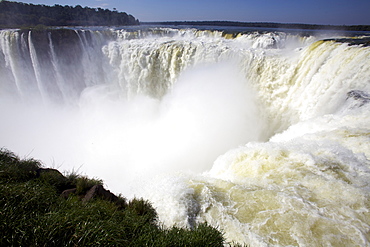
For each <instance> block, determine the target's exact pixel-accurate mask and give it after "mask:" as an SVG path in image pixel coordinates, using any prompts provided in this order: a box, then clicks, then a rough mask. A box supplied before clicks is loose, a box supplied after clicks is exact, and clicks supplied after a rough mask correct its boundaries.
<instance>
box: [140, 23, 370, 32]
mask: <svg viewBox="0 0 370 247" xmlns="http://www.w3.org/2000/svg"><path fill="white" fill-rule="evenodd" d="M143 24H145V23H143ZM150 24H159V25H187V26H232V27H262V28H286V29H313V30H347V31H370V25H354V26H346V25H343V26H338V25H316V24H299V23H274V22H236V21H171V22H155V23H154V22H151V23H150Z"/></svg>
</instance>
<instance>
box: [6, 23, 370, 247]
mask: <svg viewBox="0 0 370 247" xmlns="http://www.w3.org/2000/svg"><path fill="white" fill-rule="evenodd" d="M369 39H370V38H369V35H368V34H361V36H356V35H354V34H353V33H349V34H348V35H346V34H340V35H338V34H333V33H332V34H325V33H305V34H301V33H299V31H296V32H282V31H280V30H276V31H271V30H267V31H266V30H260V31H255V30H253V31H250V30H249V31H232V30H217V29H212V30H200V29H195V28H184V29H177V28H159V27H158V28H156V27H135V28H127V29H106V28H91V29H85V28H75V29H54V30H48V31H38V32H37V31H23V30H1V31H0V89H1V91H0V112H1V114H2V116H3V117H2V121H1V122H0V140H1V141H0V146H2V147H5V148H9V149H10V150H12V151H14V152H16V153H20V154H21V155H30V156H32V157H35V158H38V159H41V160H42V161H43V162H45V164H46V165H47V166H52V167H57V168H59V169H62V170H65V171H71V170H78V172H82V173H86V174H88V175H89V176H96V177H99V178H102V179H103V180H104V181H105V183H106V185H107V187H108V188H109V189H111V190H112V191H114V192H117V193H123V195H125V196H127V197H132V196H143V197H145V198H148V199H149V200H150V201H151V202H152V203H153V205H154V206H155V208H156V209H157V211H158V214H159V220H160V221H161V222H162V223H163V225H164V226H172V225H178V226H183V227H189V226H191V225H193V224H195V223H197V222H203V221H207V222H208V223H209V224H211V225H213V226H217V227H219V228H220V229H221V230H223V231H224V232H225V236H226V238H227V240H229V241H238V242H241V243H247V244H249V245H251V246H321V245H325V246H367V245H369V243H370V235H369V227H370V220H369V219H370V215H369V210H370V209H369V205H370V201H369V198H370V195H369V193H370V185H369V181H370V162H369V159H370V151H369V150H370V146H369V135H370V129H369V121H370V119H369V118H370V114H369V107H370V105H369V104H368V102H369V101H370V96H369V92H370V47H369V46H368V41H369Z"/></svg>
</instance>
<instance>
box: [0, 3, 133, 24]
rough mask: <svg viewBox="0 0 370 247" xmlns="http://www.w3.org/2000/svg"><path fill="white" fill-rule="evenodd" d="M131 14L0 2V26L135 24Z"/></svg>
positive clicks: (77, 6) (105, 10)
mask: <svg viewBox="0 0 370 247" xmlns="http://www.w3.org/2000/svg"><path fill="white" fill-rule="evenodd" d="M138 24H139V21H138V20H136V19H135V18H134V17H133V16H132V15H128V14H127V13H125V12H118V11H116V10H113V11H111V10H108V9H102V8H89V7H84V8H83V7H81V6H80V5H76V6H75V7H72V6H68V5H66V6H62V5H58V4H55V5H54V6H47V5H34V4H27V3H22V2H12V1H6V0H2V1H0V26H3V27H21V26H27V27H29V26H37V25H46V26H124V25H138Z"/></svg>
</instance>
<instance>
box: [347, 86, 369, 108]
mask: <svg viewBox="0 0 370 247" xmlns="http://www.w3.org/2000/svg"><path fill="white" fill-rule="evenodd" d="M349 100H352V104H351V108H355V107H361V106H363V105H365V104H367V103H369V102H370V95H369V94H367V93H365V92H364V91H360V90H352V91H350V92H348V93H347V101H349Z"/></svg>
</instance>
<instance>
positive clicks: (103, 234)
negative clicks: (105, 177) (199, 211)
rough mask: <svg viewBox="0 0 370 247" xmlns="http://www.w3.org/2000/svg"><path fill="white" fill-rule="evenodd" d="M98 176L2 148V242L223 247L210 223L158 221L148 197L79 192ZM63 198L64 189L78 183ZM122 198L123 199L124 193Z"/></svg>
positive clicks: (0, 190)
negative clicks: (86, 196) (64, 170)
mask: <svg viewBox="0 0 370 247" xmlns="http://www.w3.org/2000/svg"><path fill="white" fill-rule="evenodd" d="M101 184H102V181H101V180H99V179H88V178H87V177H82V176H79V175H76V174H75V173H72V174H70V175H67V176H64V175H62V174H61V173H60V172H59V171H57V170H55V169H47V168H42V165H41V163H40V162H39V161H37V160H34V159H26V160H21V159H19V158H18V157H17V156H16V155H14V154H13V153H12V152H9V151H7V150H0V194H1V197H0V208H1V211H0V222H1V224H0V232H1V233H2V237H1V238H0V246H223V244H224V243H225V242H224V238H223V234H222V233H221V232H220V231H218V230H217V229H215V228H212V227H210V226H208V225H207V224H206V223H204V224H199V225H197V226H196V227H195V228H194V229H183V228H178V227H173V228H170V229H163V228H162V227H160V226H159V225H158V222H157V213H156V211H155V209H154V208H153V207H152V206H151V204H150V203H149V202H148V201H146V200H144V199H133V200H131V201H130V202H128V203H127V204H125V206H124V207H120V206H119V205H117V204H116V203H113V202H110V201H107V200H104V199H101V198H94V199H93V200H90V201H87V202H86V201H84V200H81V195H82V194H83V193H85V192H86V191H87V190H89V189H90V188H91V187H92V186H94V185H101ZM76 187H77V189H76V193H74V194H71V195H69V196H68V197H67V199H64V198H63V197H61V196H60V192H61V191H62V190H64V189H69V188H76ZM120 198H121V200H122V201H125V198H123V197H121V196H120Z"/></svg>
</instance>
